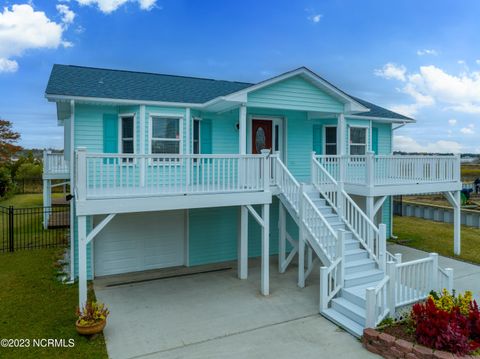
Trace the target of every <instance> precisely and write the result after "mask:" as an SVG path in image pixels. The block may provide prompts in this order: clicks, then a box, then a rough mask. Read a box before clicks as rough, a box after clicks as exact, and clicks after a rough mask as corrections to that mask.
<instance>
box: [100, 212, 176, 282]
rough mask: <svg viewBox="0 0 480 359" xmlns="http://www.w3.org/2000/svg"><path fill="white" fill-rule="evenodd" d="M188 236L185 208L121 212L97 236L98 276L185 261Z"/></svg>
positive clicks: (167, 265) (163, 266)
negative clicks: (162, 210)
mask: <svg viewBox="0 0 480 359" xmlns="http://www.w3.org/2000/svg"><path fill="white" fill-rule="evenodd" d="M101 220H102V218H95V219H94V224H95V225H96V224H97V223H98V222H100V221H101ZM184 238H185V231H184V212H183V211H165V212H145V213H128V214H118V215H117V216H116V217H115V218H114V219H113V220H112V221H111V222H110V223H109V224H108V225H107V226H106V227H105V228H104V229H103V230H102V231H101V232H100V233H99V234H98V235H97V237H95V239H94V253H93V256H94V262H95V268H94V271H95V276H102V275H109V274H118V273H127V272H136V271H141V270H147V269H155V268H165V267H173V266H178V265H183V264H184V263H185V261H184V248H185V240H184Z"/></svg>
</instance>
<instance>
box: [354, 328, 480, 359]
mask: <svg viewBox="0 0 480 359" xmlns="http://www.w3.org/2000/svg"><path fill="white" fill-rule="evenodd" d="M362 343H363V346H364V347H365V348H366V349H367V350H368V351H370V352H372V353H375V354H378V355H381V356H382V357H384V358H386V359H401V358H405V359H453V358H472V359H473V358H476V359H477V358H480V356H478V355H477V356H471V355H467V356H463V357H461V356H458V355H454V354H452V353H449V352H445V351H442V350H434V349H430V348H427V347H424V346H423V345H419V344H414V343H411V342H408V341H406V340H403V339H397V338H395V337H394V336H391V335H390V334H387V333H382V332H379V331H377V330H375V329H372V328H366V329H364V330H363V337H362Z"/></svg>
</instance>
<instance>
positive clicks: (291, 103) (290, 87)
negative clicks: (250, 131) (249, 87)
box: [247, 76, 343, 113]
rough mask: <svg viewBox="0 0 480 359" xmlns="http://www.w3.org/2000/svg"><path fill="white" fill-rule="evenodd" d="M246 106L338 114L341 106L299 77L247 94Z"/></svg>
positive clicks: (341, 108)
mask: <svg viewBox="0 0 480 359" xmlns="http://www.w3.org/2000/svg"><path fill="white" fill-rule="evenodd" d="M247 105H248V106H252V107H266V108H278V109H285V110H300V111H322V112H333V113H340V112H342V111H343V104H342V103H341V102H339V101H337V100H336V99H334V98H333V97H331V96H330V95H328V94H327V93H325V92H323V91H322V90H320V89H319V88H318V87H316V86H315V85H313V84H312V83H310V82H309V81H307V80H305V79H304V78H303V77H301V76H295V77H291V78H288V79H286V80H283V81H281V82H277V83H275V84H273V85H271V86H267V87H264V88H262V89H259V90H257V91H253V92H251V93H249V94H248V102H247Z"/></svg>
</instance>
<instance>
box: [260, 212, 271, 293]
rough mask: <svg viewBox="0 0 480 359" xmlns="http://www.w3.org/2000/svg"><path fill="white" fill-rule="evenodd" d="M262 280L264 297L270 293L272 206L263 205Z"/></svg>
mask: <svg viewBox="0 0 480 359" xmlns="http://www.w3.org/2000/svg"><path fill="white" fill-rule="evenodd" d="M262 220H263V227H262V278H261V292H262V294H263V295H268V294H269V293H270V263H269V262H270V261H269V259H270V205H269V204H264V205H262Z"/></svg>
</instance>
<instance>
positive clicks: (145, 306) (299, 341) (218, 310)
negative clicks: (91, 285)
mask: <svg viewBox="0 0 480 359" xmlns="http://www.w3.org/2000/svg"><path fill="white" fill-rule="evenodd" d="M272 262H273V258H272ZM270 271H271V279H270V286H271V295H270V296H268V297H263V296H261V295H260V294H259V287H260V271H259V267H258V266H257V265H256V263H252V265H251V266H250V268H249V278H248V279H247V280H239V279H237V277H236V270H234V269H230V270H225V271H217V272H213V273H203V274H196V275H189V276H184V277H177V278H165V279H160V280H151V281H148V282H142V283H135V284H128V285H121V286H115V287H107V286H105V285H102V284H101V283H102V282H101V281H97V282H96V283H95V292H96V295H97V298H98V299H99V300H100V301H102V302H104V303H106V304H107V305H108V307H109V309H110V312H111V315H110V317H109V319H108V325H107V327H106V329H105V331H104V333H105V337H106V342H107V349H108V353H109V356H110V358H113V359H126V358H149V359H153V358H167V359H168V358H272V359H279V358H305V359H308V358H316V359H317V358H352V359H354V358H360V359H361V358H375V357H377V356H376V355H373V354H371V353H369V352H368V351H366V350H365V349H363V348H362V346H361V343H360V342H359V341H358V340H357V339H355V338H354V337H352V336H351V335H349V334H348V333H346V332H344V331H343V330H341V329H339V328H338V327H337V326H336V325H334V324H332V323H331V322H329V321H328V320H326V319H325V318H323V317H321V316H320V315H319V314H318V300H319V286H318V273H312V276H311V277H310V278H309V280H308V282H307V287H306V288H304V289H300V288H298V287H297V285H296V275H297V268H296V267H294V266H292V267H290V268H289V270H288V271H287V272H286V273H284V274H279V273H278V271H277V268H276V266H275V265H274V264H272V266H271V268H270ZM117 279H118V278H117Z"/></svg>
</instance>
